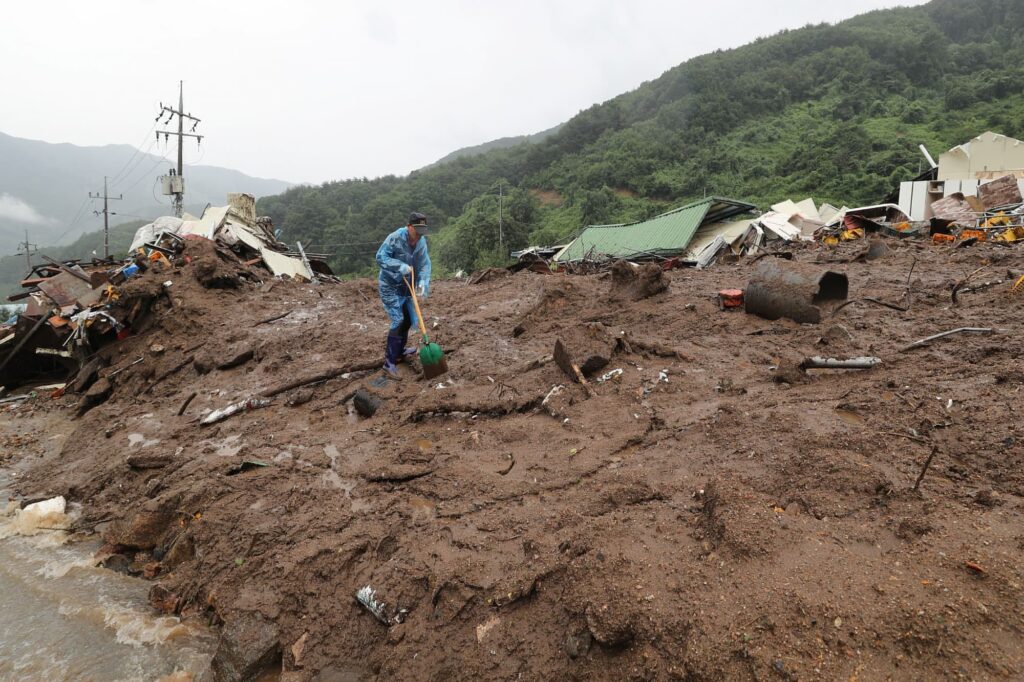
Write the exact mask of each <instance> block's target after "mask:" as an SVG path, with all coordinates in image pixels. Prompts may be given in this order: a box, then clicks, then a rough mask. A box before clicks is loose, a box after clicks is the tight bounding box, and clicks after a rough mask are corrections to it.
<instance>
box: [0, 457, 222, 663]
mask: <svg viewBox="0 0 1024 682" xmlns="http://www.w3.org/2000/svg"><path fill="white" fill-rule="evenodd" d="M5 482H6V481H4V476H3V474H2V473H0V490H2V489H3V487H5V486H4V483H5ZM6 506H7V496H6V494H5V493H4V492H0V511H2V510H3V509H4V508H5V507H6ZM12 528H13V524H12V523H11V520H10V519H9V518H0V680H47V682H58V681H59V680H160V679H167V680H175V681H177V680H190V679H199V678H201V677H203V675H202V673H203V671H204V670H206V669H207V668H208V667H209V661H210V659H211V657H212V655H213V651H214V649H215V647H216V639H215V636H214V635H213V634H212V633H211V632H209V631H206V630H204V629H202V628H200V627H198V626H194V625H191V624H184V623H181V622H180V621H179V620H178V619H177V618H172V617H167V616H160V615H158V614H156V613H155V612H154V611H153V610H152V609H151V608H150V607H149V605H148V603H147V593H148V591H149V583H147V582H145V581H143V580H141V579H137V578H130V577H128V576H124V575H120V574H117V573H114V572H113V571H108V570H106V569H102V568H97V567H95V566H94V563H95V562H94V560H93V555H94V553H95V552H96V550H97V549H99V543H98V542H96V541H82V542H70V541H68V538H67V537H66V535H65V534H64V533H63V532H61V531H43V532H39V533H37V534H34V535H28V536H23V535H14V534H13V530H12Z"/></svg>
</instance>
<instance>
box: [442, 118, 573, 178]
mask: <svg viewBox="0 0 1024 682" xmlns="http://www.w3.org/2000/svg"><path fill="white" fill-rule="evenodd" d="M561 128H562V124H558V125H556V126H555V127H554V128H548V129H547V130H542V131H540V132H539V133H534V134H533V135H516V136H515V137H502V138H500V139H497V140H491V141H490V142H484V143H483V144H478V145H474V146H472V147H463V148H462V149H456V150H455V151H454V152H452V153H451V154H446V155H445V156H444V158H442V159H438V160H437V161H435V162H434V163H432V164H430V165H429V166H425V168H433V167H434V166H439V165H441V164H442V163H448V162H449V161H454V160H455V159H461V158H462V157H464V156H478V155H479V154H483V153H484V152H489V151H493V150H495V149H508V148H509V147H516V146H518V145H521V144H525V143H528V142H541V141H543V140H545V139H547V138H549V137H551V136H552V135H554V134H555V133H557V132H558V131H559V130H561Z"/></svg>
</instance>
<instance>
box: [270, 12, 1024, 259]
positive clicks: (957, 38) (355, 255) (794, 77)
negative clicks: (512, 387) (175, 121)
mask: <svg viewBox="0 0 1024 682" xmlns="http://www.w3.org/2000/svg"><path fill="white" fill-rule="evenodd" d="M1022 36H1024V5H1022V3H1020V2H1019V1H1017V0H933V2H931V3H929V4H927V5H922V6H919V7H913V8H899V9H893V10H884V11H877V12H872V13H869V14H865V15H862V16H858V17H856V18H853V19H850V20H848V21H844V22H842V23H839V24H836V25H834V26H833V25H818V26H807V27H805V28H801V29H798V30H793V31H786V32H783V33H780V34H778V35H775V36H772V37H770V38H764V39H760V40H757V41H756V42H754V43H751V44H749V45H746V46H744V47H741V48H738V49H735V50H729V51H719V52H715V53H712V54H708V55H705V56H702V57H698V58H695V59H692V60H690V61H688V62H686V63H684V64H682V65H680V66H678V67H675V68H673V69H671V70H669V71H668V72H666V73H665V74H663V75H662V76H661V77H659V78H657V79H656V80H654V81H651V82H648V83H644V84H643V85H642V86H640V87H639V88H637V89H636V90H634V91H632V92H629V93H626V94H623V95H621V96H619V97H616V98H614V99H612V100H609V101H607V102H605V103H603V104H598V105H595V106H593V107H591V108H589V109H587V110H586V111H583V112H581V113H580V114H579V115H577V116H575V117H574V118H572V119H571V120H569V121H568V122H566V123H565V124H564V125H563V126H562V127H561V128H559V129H558V130H557V132H555V133H554V134H552V135H550V136H548V137H545V138H544V139H542V140H541V141H540V142H537V143H524V144H520V145H517V146H514V147H511V148H505V149H494V150H490V151H487V152H485V153H481V154H475V155H471V156H462V157H459V158H456V159H454V160H452V161H450V162H447V163H442V164H440V165H436V166H432V167H428V168H426V169H423V170H420V171H416V172H413V173H411V174H410V175H408V176H406V177H394V176H388V177H382V178H377V179H373V180H370V179H366V178H362V179H353V180H345V181H341V182H329V183H325V184H323V185H320V186H316V187H309V186H304V187H295V188H292V189H290V190H288V191H286V192H284V193H283V194H281V195H278V196H273V197H266V198H264V199H262V200H260V202H259V210H260V212H261V213H264V214H269V215H271V216H273V218H274V223H275V225H276V226H277V227H280V228H283V230H284V232H283V238H284V239H286V240H287V241H289V242H294V241H296V240H302V241H303V243H304V244H312V245H313V246H314V247H317V248H322V249H324V250H328V251H331V252H333V253H334V254H336V255H335V257H334V261H333V265H334V266H335V267H336V268H337V269H338V270H339V271H341V272H345V273H361V272H370V271H371V270H372V255H373V252H374V248H375V246H376V244H377V243H378V242H379V241H380V239H381V238H382V237H383V236H384V235H385V234H386V233H387V232H388V231H390V230H392V229H394V228H395V227H396V226H398V225H401V224H403V223H404V219H405V216H406V215H407V213H408V212H409V211H410V210H413V209H415V210H420V211H423V212H425V213H427V214H428V215H429V216H430V217H431V219H432V222H433V223H435V224H439V225H442V226H443V230H442V231H441V232H440V234H439V235H438V236H437V237H434V238H433V244H432V252H433V253H434V259H435V261H436V262H437V263H438V266H440V267H446V268H448V269H456V268H473V267H480V266H484V265H488V264H492V263H495V262H500V261H502V260H503V256H504V254H505V252H507V250H508V249H509V248H517V247H522V246H524V245H527V244H543V243H554V242H558V241H561V240H563V239H565V238H567V237H568V236H569V235H570V234H571V233H573V232H574V231H575V230H577V229H579V228H580V227H582V226H584V225H586V224H596V223H609V222H619V221H626V220H632V219H637V218H642V217H646V216H648V215H651V214H654V213H656V212H658V211H661V210H664V209H665V208H666V207H669V206H672V205H677V204H680V203H683V202H686V201H689V200H692V199H694V198H699V197H701V196H703V195H704V194H705V193H707V194H716V195H724V196H730V197H734V198H738V199H745V200H749V201H752V202H754V203H757V204H759V205H762V206H764V205H768V204H770V203H772V202H775V201H777V200H780V199H783V198H787V197H792V198H796V199H799V198H803V197H805V196H808V195H813V196H814V197H815V198H818V199H820V200H827V201H831V202H832V203H836V204H842V203H845V204H848V205H856V204H862V203H868V202H875V201H878V200H879V199H881V197H883V196H884V195H885V194H887V193H888V192H889V191H890V190H891V189H892V188H893V187H894V185H895V183H897V182H898V181H900V180H903V179H908V178H910V177H912V176H914V175H916V174H917V173H918V171H919V170H920V169H921V163H922V157H921V155H920V152H919V151H918V149H917V146H918V144H920V143H924V144H926V145H927V146H928V147H929V149H931V150H932V152H933V154H934V153H938V152H940V151H944V150H945V149H947V148H949V147H951V146H953V145H954V144H959V143H961V142H964V141H966V140H968V139H970V138H972V137H973V136H975V135H977V134H979V133H981V132H983V131H984V130H987V129H992V130H995V131H997V132H1001V133H1004V134H1007V135H1012V136H1021V135H1024V108H1022V107H1021V104H1024V37H1022ZM499 183H500V184H501V185H502V188H503V194H504V195H505V196H504V200H503V204H504V207H503V208H504V210H503V214H504V215H503V218H504V226H503V227H504V229H503V232H504V235H503V236H504V247H505V248H504V249H502V250H499V249H498V238H499V235H498V187H499Z"/></svg>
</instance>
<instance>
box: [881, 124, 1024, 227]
mask: <svg viewBox="0 0 1024 682" xmlns="http://www.w3.org/2000/svg"><path fill="white" fill-rule="evenodd" d="M923 151H926V150H923ZM926 158H927V159H928V163H929V165H930V166H931V168H930V169H929V170H928V171H926V172H925V173H923V174H922V175H921V176H919V177H918V178H915V179H914V180H909V181H906V182H902V183H900V188H899V193H898V197H899V198H898V200H897V199H896V198H895V197H892V198H891V199H890V201H898V204H899V207H900V210H902V211H903V212H904V213H905V214H906V215H907V217H908V219H909V220H910V221H913V222H928V221H930V220H931V219H932V218H940V219H941V218H942V217H943V214H944V213H948V208H949V202H944V200H946V199H949V198H950V197H952V198H955V199H958V200H960V201H963V200H968V201H969V199H968V198H969V197H976V198H978V199H979V201H978V202H970V201H969V203H971V207H970V210H971V211H972V212H975V213H983V212H985V211H986V210H993V209H998V208H1002V207H1004V206H1007V205H1011V204H1016V203H1020V199H1019V197H1020V195H1021V194H1022V193H1024V142H1022V141H1020V140H1015V139H1014V138H1012V137H1007V136H1005V135H1000V134H998V133H993V132H985V133H982V134H981V135H979V136H978V137H976V138H974V139H973V140H971V141H969V142H966V143H964V144H961V145H957V146H956V147H953V148H952V149H950V150H949V151H947V152H946V153H945V154H942V155H941V156H940V157H939V162H938V163H937V164H936V163H935V161H934V160H933V159H932V158H931V156H928V155H927V153H926ZM937 203H938V204H939V207H938V213H936V204H937Z"/></svg>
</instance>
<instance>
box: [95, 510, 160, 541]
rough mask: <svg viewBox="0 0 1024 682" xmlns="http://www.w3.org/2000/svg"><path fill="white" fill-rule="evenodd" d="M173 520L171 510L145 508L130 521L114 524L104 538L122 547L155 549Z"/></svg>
mask: <svg viewBox="0 0 1024 682" xmlns="http://www.w3.org/2000/svg"><path fill="white" fill-rule="evenodd" d="M173 522H174V514H172V513H170V512H167V511H163V510H161V509H159V508H156V509H144V510H143V511H141V512H139V513H138V514H136V515H135V516H133V517H132V519H131V521H129V522H128V523H124V522H122V523H115V524H112V525H111V526H110V528H109V529H108V530H107V533H106V534H105V536H104V538H103V539H104V540H105V541H106V542H109V543H110V544H113V545H120V546H122V547H133V548H136V549H153V548H154V547H156V546H157V545H159V544H160V540H161V538H162V537H163V535H164V533H166V532H167V529H168V528H169V527H170V526H171V524H172V523H173Z"/></svg>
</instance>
